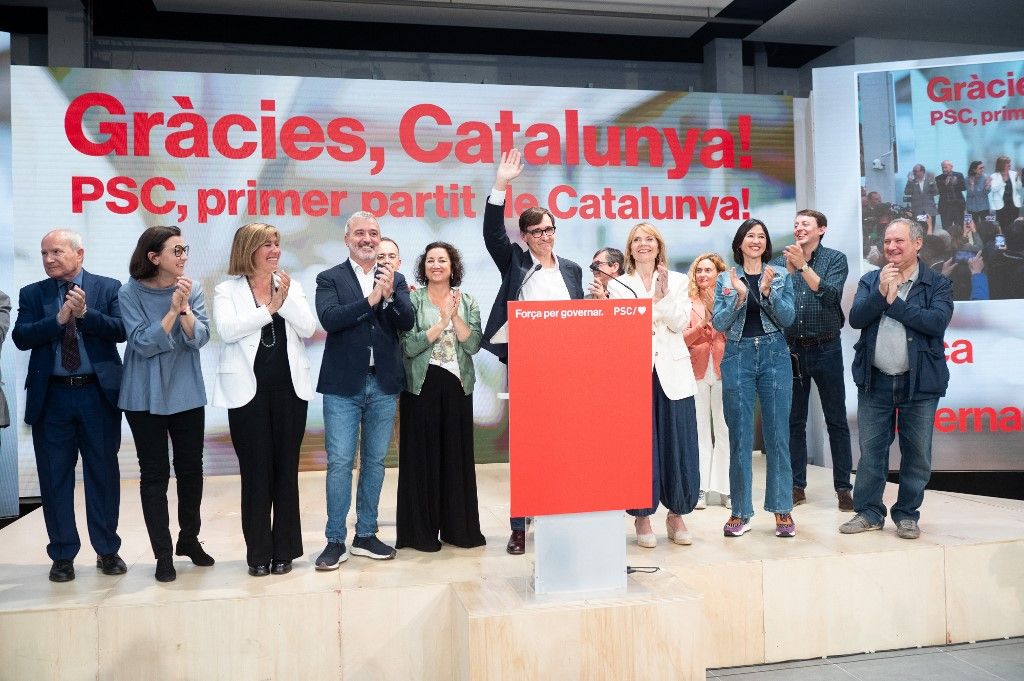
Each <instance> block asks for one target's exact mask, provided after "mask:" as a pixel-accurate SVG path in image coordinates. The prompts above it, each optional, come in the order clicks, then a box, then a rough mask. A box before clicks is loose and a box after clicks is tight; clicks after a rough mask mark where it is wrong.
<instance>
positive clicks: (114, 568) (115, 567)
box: [96, 553, 128, 575]
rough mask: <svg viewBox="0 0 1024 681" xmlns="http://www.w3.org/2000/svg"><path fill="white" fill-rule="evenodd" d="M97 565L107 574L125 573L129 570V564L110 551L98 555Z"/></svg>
mask: <svg viewBox="0 0 1024 681" xmlns="http://www.w3.org/2000/svg"><path fill="white" fill-rule="evenodd" d="M96 567H98V568H99V569H100V572H102V573H103V574H105V575H123V574H124V573H126V572H128V566H127V565H125V564H124V561H123V560H121V556H119V555H117V554H116V553H108V554H107V555H105V556H96Z"/></svg>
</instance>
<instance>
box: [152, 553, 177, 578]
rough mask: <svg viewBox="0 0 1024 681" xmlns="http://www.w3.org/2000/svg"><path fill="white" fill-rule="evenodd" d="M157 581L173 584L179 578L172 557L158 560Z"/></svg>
mask: <svg viewBox="0 0 1024 681" xmlns="http://www.w3.org/2000/svg"><path fill="white" fill-rule="evenodd" d="M155 576H156V581H158V582H173V581H174V580H176V579H177V578H178V572H177V571H176V570H175V569H174V559H172V558H171V557H170V556H167V557H166V558H157V559H156V575H155Z"/></svg>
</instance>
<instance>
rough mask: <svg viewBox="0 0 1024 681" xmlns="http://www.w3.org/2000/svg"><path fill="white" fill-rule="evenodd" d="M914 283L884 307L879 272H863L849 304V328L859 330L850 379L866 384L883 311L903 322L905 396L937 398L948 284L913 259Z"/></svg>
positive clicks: (944, 369)
mask: <svg viewBox="0 0 1024 681" xmlns="http://www.w3.org/2000/svg"><path fill="white" fill-rule="evenodd" d="M917 266H918V268H919V269H918V275H917V281H915V282H914V285H913V286H911V287H910V292H909V293H908V294H907V299H906V300H902V299H900V298H899V297H897V298H896V300H894V301H892V304H891V305H890V304H889V303H887V302H886V301H885V296H883V295H882V292H881V291H879V290H878V278H879V275H880V273H881V270H874V271H872V272H868V273H867V274H865V275H864V276H863V277H861V278H860V282H858V284H857V295H856V296H855V297H854V299H853V307H851V308H850V326H852V327H853V328H855V329H862V331H861V334H860V339H859V340H858V341H857V343H856V344H855V345H854V346H853V350H854V357H853V367H852V371H853V381H854V383H856V384H857V386H858V387H860V388H862V389H865V390H866V389H868V388H870V387H871V367H872V365H873V364H874V361H875V359H874V358H875V343H876V342H877V341H878V325H879V323H880V322H881V321H882V316H883V315H886V316H888V317H891V318H892V319H895V320H896V321H898V322H899V323H900V324H902V325H903V327H904V329H905V330H906V332H907V357H908V359H909V360H910V377H909V381H910V391H911V394H910V399H925V398H928V397H941V396H942V395H945V394H946V387H947V386H948V385H949V367H948V366H946V357H945V350H944V349H943V347H942V339H943V336H944V335H945V333H946V327H948V326H949V320H950V319H951V318H952V317H953V284H952V282H950V280H949V279H947V278H946V277H944V276H942V275H941V274H938V273H937V272H934V271H932V270H930V269H929V268H928V266H927V265H926V264H925V263H924V261H923V260H921V259H920V258H918V260H917Z"/></svg>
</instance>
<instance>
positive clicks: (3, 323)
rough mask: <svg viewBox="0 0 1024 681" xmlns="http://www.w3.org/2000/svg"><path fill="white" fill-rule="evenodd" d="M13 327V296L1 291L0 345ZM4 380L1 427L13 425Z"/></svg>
mask: <svg viewBox="0 0 1024 681" xmlns="http://www.w3.org/2000/svg"><path fill="white" fill-rule="evenodd" d="M9 328H11V297H10V296H8V295H7V294H6V293H4V292H3V291H0V345H3V342H4V340H6V339H7V330H8V329H9ZM3 385H4V382H3V378H2V377H0V428H6V427H7V426H9V425H11V414H10V412H9V411H8V409H7V397H6V396H5V395H4V388H3Z"/></svg>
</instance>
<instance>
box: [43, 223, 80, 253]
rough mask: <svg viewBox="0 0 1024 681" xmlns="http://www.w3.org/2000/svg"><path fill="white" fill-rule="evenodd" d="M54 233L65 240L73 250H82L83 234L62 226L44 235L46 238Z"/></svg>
mask: <svg viewBox="0 0 1024 681" xmlns="http://www.w3.org/2000/svg"><path fill="white" fill-rule="evenodd" d="M51 234H53V235H54V236H57V237H59V238H60V240H61V241H63V242H65V243H66V244H67V245H68V246H70V247H71V250H74V251H80V250H82V243H83V242H82V235H81V234H79V233H78V232H75V231H73V230H70V229H64V228H62V227H60V228H57V229H53V230H50V231H49V232H47V234H46V235H45V236H44V237H43V238H44V239H45V238H46V237H48V236H50V235H51Z"/></svg>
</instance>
